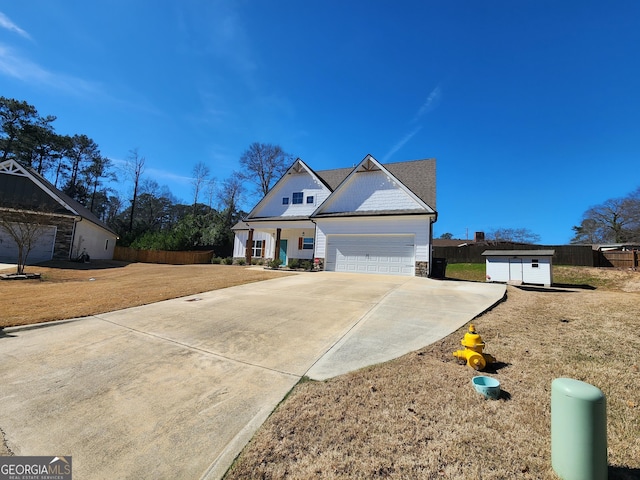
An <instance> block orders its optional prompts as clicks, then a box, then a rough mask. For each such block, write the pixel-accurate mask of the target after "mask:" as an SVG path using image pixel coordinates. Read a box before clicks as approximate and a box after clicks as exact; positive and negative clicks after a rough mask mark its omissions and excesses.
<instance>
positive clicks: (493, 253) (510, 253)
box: [482, 250, 556, 257]
mask: <svg viewBox="0 0 640 480" xmlns="http://www.w3.org/2000/svg"><path fill="white" fill-rule="evenodd" d="M555 253H556V251H555V250H485V251H484V252H482V255H483V256H485V257H553V255H555Z"/></svg>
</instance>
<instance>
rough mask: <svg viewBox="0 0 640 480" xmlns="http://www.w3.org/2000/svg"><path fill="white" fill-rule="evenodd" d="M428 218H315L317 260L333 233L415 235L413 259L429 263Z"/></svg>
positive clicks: (323, 256)
mask: <svg viewBox="0 0 640 480" xmlns="http://www.w3.org/2000/svg"><path fill="white" fill-rule="evenodd" d="M429 225H430V221H429V217H427V216H422V215H420V216H390V217H365V218H361V217H358V218H332V219H328V218H327V219H318V220H317V229H316V257H317V258H325V257H326V237H327V235H332V234H338V235H339V234H343V235H344V234H378V235H385V234H386V235H390V234H398V235H402V234H410V235H415V246H416V247H415V248H416V250H415V260H416V261H418V262H427V261H429V249H430V246H429Z"/></svg>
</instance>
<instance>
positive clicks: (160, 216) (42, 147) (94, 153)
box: [0, 97, 293, 256]
mask: <svg viewBox="0 0 640 480" xmlns="http://www.w3.org/2000/svg"><path fill="white" fill-rule="evenodd" d="M55 120H56V117H55V116H53V115H45V116H43V115H40V114H39V113H38V111H37V109H36V108H35V107H34V106H33V105H30V104H29V103H27V102H26V101H21V100H16V99H12V98H6V97H0V161H4V160H8V159H13V160H15V161H16V162H18V163H19V164H21V165H23V166H25V167H28V168H30V169H32V170H34V171H36V172H37V173H38V174H40V175H41V176H43V177H44V178H46V179H47V180H48V181H49V182H51V183H52V184H53V185H54V186H55V187H56V188H58V189H59V190H61V191H62V192H64V193H65V194H66V195H68V196H69V197H71V198H72V199H74V200H76V201H77V202H79V203H80V204H81V205H83V206H84V207H86V208H87V209H88V210H89V211H91V212H92V213H93V214H94V215H95V216H96V217H98V218H99V219H100V220H101V221H102V222H104V223H105V224H106V225H107V226H108V227H109V228H111V229H112V230H113V231H114V232H116V233H117V234H118V236H119V237H120V240H119V241H118V243H119V244H120V245H124V246H131V247H134V248H142V249H160V250H192V249H200V248H203V249H204V248H210V249H213V250H214V251H215V254H216V255H218V256H229V255H231V253H232V251H233V232H232V230H231V227H232V226H233V225H234V224H235V223H237V222H238V221H239V220H240V219H241V218H242V217H244V216H245V215H246V213H245V212H243V211H242V210H241V208H240V206H241V205H242V203H243V199H244V197H245V195H247V194H250V193H253V192H255V193H257V194H260V195H264V194H266V192H267V191H268V190H269V189H270V188H271V187H272V186H273V184H274V183H275V182H276V181H277V180H278V179H279V178H280V176H282V175H283V174H284V172H285V171H286V169H287V167H288V166H289V163H290V162H291V161H292V158H293V157H292V156H291V155H289V154H287V153H286V152H285V151H284V150H283V149H282V148H281V147H280V146H277V145H271V144H262V143H253V144H252V145H250V146H249V148H248V149H247V150H246V151H245V152H244V153H243V154H242V156H241V157H240V162H239V164H240V169H239V170H238V171H236V172H233V173H232V174H231V175H230V176H229V177H228V178H226V179H223V180H221V181H219V182H218V180H217V179H216V178H214V177H212V176H211V173H210V169H209V167H208V166H207V165H206V163H204V162H202V161H199V162H196V163H195V165H194V167H193V170H192V177H191V185H192V192H193V202H191V203H190V204H184V203H180V202H179V201H178V200H177V199H176V197H175V196H174V195H173V194H172V193H171V191H170V190H169V188H168V187H166V186H160V185H159V184H158V183H157V182H156V181H155V180H153V179H151V178H148V177H147V176H146V175H145V169H146V167H147V159H146V158H145V157H144V155H142V154H141V152H140V151H139V150H138V149H137V148H133V149H132V150H130V151H129V152H128V156H127V157H126V160H125V162H124V165H123V166H122V167H118V166H116V165H115V164H114V161H113V160H112V159H110V158H108V157H106V156H105V155H103V154H102V153H101V152H100V148H99V146H98V144H97V142H96V141H94V140H93V139H91V138H89V137H88V136H87V135H84V134H74V135H63V134H59V133H58V132H56V130H55V127H54V122H55ZM251 183H253V184H254V188H253V192H252V191H251V189H250V188H249V187H248V186H247V184H251ZM113 185H127V186H128V187H129V189H128V191H127V192H123V191H117V190H115V189H114V188H113Z"/></svg>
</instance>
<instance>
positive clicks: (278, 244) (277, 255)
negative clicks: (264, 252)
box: [273, 228, 282, 260]
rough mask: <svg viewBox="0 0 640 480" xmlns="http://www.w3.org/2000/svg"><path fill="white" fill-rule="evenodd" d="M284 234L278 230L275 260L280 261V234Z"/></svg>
mask: <svg viewBox="0 0 640 480" xmlns="http://www.w3.org/2000/svg"><path fill="white" fill-rule="evenodd" d="M281 233H282V229H281V228H276V251H275V252H274V254H273V259H274V260H275V259H276V258H277V259H278V260H280V234H281Z"/></svg>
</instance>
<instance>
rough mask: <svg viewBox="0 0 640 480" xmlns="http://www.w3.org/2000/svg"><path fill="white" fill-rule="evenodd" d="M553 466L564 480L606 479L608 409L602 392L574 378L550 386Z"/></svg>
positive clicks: (563, 379)
mask: <svg viewBox="0 0 640 480" xmlns="http://www.w3.org/2000/svg"><path fill="white" fill-rule="evenodd" d="M551 465H552V467H553V470H554V471H555V472H556V473H557V474H558V476H559V477H560V478H562V479H563V480H606V479H607V477H608V464H607V407H606V399H605V396H604V394H603V393H602V391H601V390H600V389H599V388H597V387H594V386H593V385H590V384H588V383H585V382H581V381H579V380H573V379H571V378H556V379H555V380H554V381H553V382H552V383H551Z"/></svg>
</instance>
